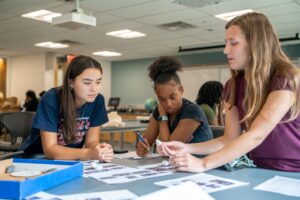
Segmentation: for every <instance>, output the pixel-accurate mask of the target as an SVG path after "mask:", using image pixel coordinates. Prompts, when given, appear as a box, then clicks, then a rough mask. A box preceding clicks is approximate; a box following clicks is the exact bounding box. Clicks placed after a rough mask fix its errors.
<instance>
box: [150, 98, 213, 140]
mask: <svg viewBox="0 0 300 200" xmlns="http://www.w3.org/2000/svg"><path fill="white" fill-rule="evenodd" d="M152 115H153V117H154V119H156V120H157V118H158V116H159V111H158V108H156V109H155V110H154V111H153V114H152ZM168 117H169V116H168ZM169 118H170V117H169ZM183 119H194V120H196V121H198V122H200V125H199V126H198V127H197V129H196V130H195V131H194V132H193V134H192V136H191V138H190V139H189V141H187V143H198V142H204V141H207V140H210V139H212V138H213V135H212V132H211V129H210V127H209V125H208V122H207V119H206V117H205V114H204V112H203V110H202V109H201V108H200V106H198V105H197V104H195V103H193V102H191V101H189V100H187V99H184V98H183V99H182V106H181V108H180V111H179V113H178V115H177V116H176V119H175V120H174V122H173V123H172V124H170V121H169V122H168V126H169V131H170V133H171V134H172V132H173V131H174V130H175V128H176V127H177V125H178V123H179V122H180V120H183Z"/></svg>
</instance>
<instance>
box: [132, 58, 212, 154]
mask: <svg viewBox="0 0 300 200" xmlns="http://www.w3.org/2000/svg"><path fill="white" fill-rule="evenodd" d="M181 68H182V65H181V63H180V62H179V61H178V60H177V59H175V58H173V57H160V58H159V59H158V60H156V61H155V62H154V63H153V64H152V65H151V66H150V67H149V77H150V78H151V79H152V80H153V81H154V90H155V93H156V95H157V98H158V101H159V104H158V107H157V108H156V109H155V110H154V111H153V113H152V116H151V118H150V122H149V125H148V127H147V130H146V131H145V133H144V134H143V137H144V139H145V142H142V141H139V142H138V144H137V155H139V156H145V155H146V154H147V153H148V152H149V149H150V146H151V145H152V143H153V142H154V140H155V139H156V138H157V137H159V139H160V140H161V141H172V140H177V141H181V142H184V143H195V142H203V141H207V140H210V139H212V137H213V136H212V132H211V129H210V127H209V125H208V122H207V120H206V118H205V115H204V113H203V111H202V109H201V108H200V107H199V106H198V105H197V104H195V103H193V102H191V101H189V100H187V99H184V98H182V94H183V87H182V85H181V83H180V79H179V76H178V74H177V73H176V71H177V70H181Z"/></svg>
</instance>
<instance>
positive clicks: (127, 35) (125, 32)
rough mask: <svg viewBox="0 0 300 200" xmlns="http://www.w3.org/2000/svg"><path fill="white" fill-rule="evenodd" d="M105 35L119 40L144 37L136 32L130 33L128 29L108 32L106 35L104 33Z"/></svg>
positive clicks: (143, 34)
mask: <svg viewBox="0 0 300 200" xmlns="http://www.w3.org/2000/svg"><path fill="white" fill-rule="evenodd" d="M106 35H109V36H113V37H119V38H123V39H128V38H137V37H144V36H146V34H145V33H141V32H138V31H131V30H129V29H124V30H119V31H112V32H108V33H106Z"/></svg>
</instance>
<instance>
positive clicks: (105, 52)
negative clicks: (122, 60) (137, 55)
mask: <svg viewBox="0 0 300 200" xmlns="http://www.w3.org/2000/svg"><path fill="white" fill-rule="evenodd" d="M93 55H96V56H105V57H111V56H121V55H122V54H121V53H118V52H112V51H97V52H93Z"/></svg>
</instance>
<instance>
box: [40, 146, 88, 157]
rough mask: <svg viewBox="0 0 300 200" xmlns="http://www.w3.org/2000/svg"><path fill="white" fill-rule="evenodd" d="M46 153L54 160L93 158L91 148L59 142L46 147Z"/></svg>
mask: <svg viewBox="0 0 300 200" xmlns="http://www.w3.org/2000/svg"><path fill="white" fill-rule="evenodd" d="M44 154H45V156H46V157H47V158H49V159H54V160H78V159H79V160H85V159H92V158H91V153H90V149H89V148H83V149H82V148H70V147H64V146H60V145H57V144H55V145H52V146H49V147H48V148H44Z"/></svg>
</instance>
